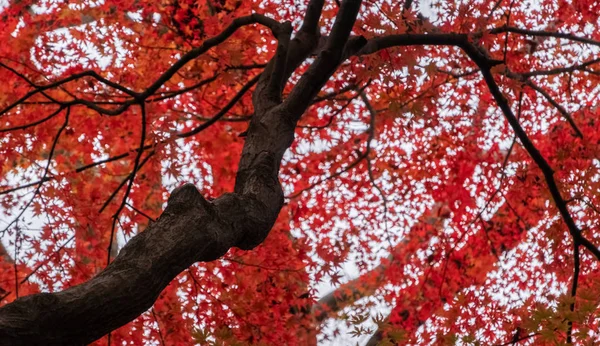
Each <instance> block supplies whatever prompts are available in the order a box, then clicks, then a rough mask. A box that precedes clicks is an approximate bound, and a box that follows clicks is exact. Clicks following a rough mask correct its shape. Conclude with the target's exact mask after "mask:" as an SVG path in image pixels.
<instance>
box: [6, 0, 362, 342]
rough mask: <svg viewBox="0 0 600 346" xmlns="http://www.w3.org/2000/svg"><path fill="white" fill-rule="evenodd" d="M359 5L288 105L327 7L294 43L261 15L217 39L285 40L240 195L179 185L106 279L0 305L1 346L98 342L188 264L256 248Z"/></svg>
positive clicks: (273, 65)
mask: <svg viewBox="0 0 600 346" xmlns="http://www.w3.org/2000/svg"><path fill="white" fill-rule="evenodd" d="M360 3H361V2H360V1H358V0H348V1H346V2H344V4H343V5H342V8H341V9H340V11H339V14H338V16H337V18H336V22H335V24H334V26H333V29H332V31H331V37H330V38H329V39H327V42H326V44H325V47H324V50H323V51H321V52H320V53H319V55H318V57H317V59H316V60H315V62H314V63H313V65H312V66H311V68H310V69H309V71H308V73H307V74H305V75H304V76H303V77H302V78H301V80H300V82H299V83H298V85H296V87H295V88H294V89H293V91H292V94H293V95H291V96H290V97H288V99H286V100H285V101H283V102H282V100H281V90H282V89H283V86H284V85H285V83H286V81H287V79H288V78H289V76H290V75H291V73H292V72H293V70H294V69H295V68H296V67H297V66H299V65H300V63H301V62H302V61H303V60H304V59H306V57H307V56H308V55H309V54H311V53H312V52H313V51H314V50H315V48H316V47H317V45H318V43H319V37H320V35H319V30H318V20H319V16H320V13H321V9H322V6H323V1H320V0H313V1H311V3H310V4H309V10H308V12H307V16H306V21H305V23H304V25H303V26H302V28H301V30H300V31H299V32H298V33H297V35H296V37H295V38H294V39H293V40H290V36H291V25H290V24H289V23H276V22H275V23H274V21H272V20H269V19H266V17H261V16H255V15H253V16H249V17H247V18H244V19H240V20H238V21H237V22H234V24H232V25H231V26H230V28H228V29H227V30H226V32H224V33H222V34H221V35H219V36H216V38H217V39H213V41H214V42H215V44H217V43H218V42H221V41H220V40H224V39H225V38H226V37H228V35H230V34H231V32H233V31H234V30H235V29H236V28H237V27H239V26H240V25H244V24H248V23H261V24H263V25H267V26H269V27H270V28H271V29H272V31H273V33H274V35H275V36H276V38H277V40H278V42H279V44H278V48H277V52H276V54H275V56H274V57H273V58H272V59H271V61H270V62H269V64H268V66H267V67H266V68H265V72H263V74H262V75H261V78H260V80H259V82H258V85H257V87H256V90H255V92H254V95H253V103H254V109H255V115H254V116H253V118H252V121H251V122H250V125H249V129H248V135H247V138H246V143H245V145H244V149H243V152H242V157H241V160H240V164H239V170H238V173H237V178H236V185H235V189H234V192H233V193H228V194H224V195H222V196H221V197H219V198H217V199H215V200H213V201H207V200H206V199H205V198H204V197H203V196H202V195H201V194H200V193H199V192H198V190H197V189H196V188H195V187H194V186H193V185H192V184H186V185H184V186H182V187H179V188H177V189H175V190H174V191H173V192H172V194H171V197H170V198H169V201H168V204H167V208H166V209H165V210H164V212H163V213H162V215H161V216H160V218H159V219H158V220H157V221H156V222H154V223H152V224H151V225H150V226H149V227H148V228H147V229H146V230H145V231H144V232H142V233H140V234H138V235H136V236H135V237H133V238H132V239H131V240H130V241H129V243H127V245H126V246H125V247H124V248H123V249H122V250H121V252H120V253H119V255H118V256H117V257H116V258H115V260H114V261H113V262H112V263H111V264H110V265H109V266H108V267H107V268H106V269H105V270H104V271H103V272H101V273H100V274H99V275H97V276H96V277H94V278H92V279H91V280H89V281H87V282H85V283H83V284H81V285H78V286H75V287H72V288H69V289H66V290H64V291H62V292H57V293H42V294H36V295H32V296H27V297H23V298H19V299H17V300H16V301H14V302H13V303H11V304H8V305H6V306H4V307H2V308H0V344H1V345H82V344H86V343H89V342H92V341H94V340H96V339H98V338H99V337H101V336H103V335H105V334H107V333H108V332H110V331H112V330H114V329H116V328H118V327H120V326H122V325H124V324H126V323H128V322H129V321H131V320H133V319H134V318H136V317H137V316H139V315H140V314H141V313H143V312H144V311H146V310H148V309H149V308H150V307H151V306H152V304H153V303H154V301H155V300H156V298H157V297H158V295H159V294H160V292H161V291H162V290H163V289H164V288H165V287H166V286H167V285H168V284H169V282H171V280H173V279H174V278H175V277H176V276H177V275H178V274H179V273H181V272H182V271H184V270H185V269H186V268H188V267H189V266H190V265H192V264H194V263H196V262H199V261H213V260H215V259H217V258H219V257H221V256H222V255H224V254H225V253H226V252H227V251H228V250H229V249H230V248H231V247H238V248H241V249H244V250H249V249H252V248H254V247H256V246H257V245H259V244H260V243H262V242H263V241H264V239H265V238H266V237H267V235H268V234H269V231H270V230H271V228H272V226H273V224H274V223H275V220H276V219H277V216H278V214H279V212H280V210H281V208H282V206H283V202H284V201H283V191H282V189H281V185H280V183H279V179H278V172H279V166H280V164H281V160H282V158H283V154H284V153H285V151H286V150H287V148H288V147H289V146H290V145H291V144H292V142H293V140H294V130H295V126H296V123H297V121H298V119H299V118H300V116H301V115H302V114H303V113H304V111H305V110H306V108H307V107H308V105H309V104H310V102H309V101H310V100H311V99H312V98H314V96H315V95H316V94H317V93H318V92H319V90H320V89H321V87H322V86H323V85H324V84H325V82H326V81H327V79H328V78H329V76H331V74H333V72H334V71H335V69H336V68H337V67H338V66H339V64H340V63H341V61H342V59H343V49H344V45H345V43H346V41H347V40H348V37H349V35H350V31H351V29H352V25H353V24H354V22H355V20H356V16H357V14H358V9H359V7H360ZM246 22H248V23H246ZM211 42H212V41H211ZM211 44H212V43H211ZM205 45H206V47H209V46H210V45H209V44H205ZM206 47H204V45H203V46H202V47H200V48H201V49H196V50H197V52H196V51H195V52H194V53H193V54H191V53H188V54H186V55H185V56H184V58H182V60H180V61H178V62H177V63H175V64H174V65H173V67H172V68H171V69H169V71H167V72H166V73H165V75H164V78H161V80H159V81H157V82H156V83H154V84H153V85H152V86H151V87H150V88H149V89H148V90H147V91H146V92H144V93H142V94H140V95H141V96H146V94H151V93H152V92H154V91H155V90H158V88H159V87H160V85H162V83H164V82H165V81H166V80H168V79H169V78H170V77H169V76H170V75H172V74H174V73H176V71H177V69H178V68H181V67H182V66H183V65H184V64H185V63H186V62H187V61H190V60H191V59H193V58H195V57H196V56H197V55H199V54H201V53H202V49H204V48H206ZM163 79H164V80H163Z"/></svg>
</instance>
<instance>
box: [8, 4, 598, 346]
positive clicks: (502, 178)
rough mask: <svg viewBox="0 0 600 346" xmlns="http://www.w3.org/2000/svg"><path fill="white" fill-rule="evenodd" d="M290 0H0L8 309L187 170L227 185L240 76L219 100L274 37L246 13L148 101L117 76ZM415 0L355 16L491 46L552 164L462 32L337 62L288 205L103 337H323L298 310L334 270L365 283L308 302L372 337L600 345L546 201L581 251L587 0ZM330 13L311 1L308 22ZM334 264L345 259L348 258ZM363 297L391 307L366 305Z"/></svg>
mask: <svg viewBox="0 0 600 346" xmlns="http://www.w3.org/2000/svg"><path fill="white" fill-rule="evenodd" d="M296 3H302V4H304V3H305V2H303V1H300V2H286V3H282V2H278V1H267V2H264V1H255V2H250V1H239V0H224V1H222V0H194V1H190V0H165V1H162V2H161V1H144V0H141V1H140V0H135V1H110V0H107V1H104V2H99V3H96V2H93V1H89V2H84V3H81V4H77V5H75V4H67V3H56V2H52V1H42V2H32V1H28V0H24V1H13V2H9V3H8V4H7V5H6V6H5V7H4V8H3V9H1V10H0V16H1V18H2V20H1V21H0V42H2V45H0V80H2V82H3V83H2V85H0V88H1V90H0V133H2V138H1V140H0V184H1V187H0V191H1V192H0V203H1V204H0V210H2V211H3V216H2V220H3V223H2V225H1V226H0V227H2V233H0V235H1V236H2V238H1V239H2V241H3V246H4V247H3V249H2V251H1V253H0V255H2V256H1V257H0V297H1V298H2V303H3V304H6V303H9V302H11V301H13V300H15V299H16V298H17V297H19V296H24V295H28V294H33V293H37V292H48V291H58V290H62V289H64V288H67V287H70V286H73V285H76V284H78V283H81V282H84V281H86V280H88V279H90V278H91V277H92V276H94V275H96V274H97V273H98V272H100V271H101V270H103V268H105V267H106V265H107V263H108V261H110V259H111V258H114V256H115V255H116V254H117V253H118V249H119V248H120V247H122V246H123V244H124V243H125V242H126V241H127V240H129V239H130V238H131V237H132V236H134V235H135V234H136V233H139V232H142V231H143V230H144V229H145V227H146V226H147V225H148V223H149V222H152V219H153V218H155V217H157V216H158V215H159V214H160V212H161V210H162V208H163V206H164V203H165V202H166V198H167V197H168V192H169V191H171V190H172V189H173V188H174V187H177V186H179V185H181V184H182V183H183V182H193V183H194V184H196V186H198V188H199V189H200V191H201V192H202V193H203V194H204V195H205V196H207V197H208V198H211V197H212V198H214V197H217V196H220V195H221V194H223V193H225V192H230V191H232V190H233V186H234V183H235V177H236V172H237V165H238V161H239V158H240V155H241V149H242V146H243V143H244V137H243V136H240V134H242V133H243V132H244V131H245V130H246V129H247V126H248V121H249V119H250V117H251V116H252V114H253V108H252V98H251V94H252V88H251V87H249V88H248V89H249V90H250V91H248V92H245V93H244V94H243V96H241V97H240V98H239V100H238V101H236V102H234V103H233V106H231V107H230V106H229V105H228V103H229V102H230V100H232V98H233V97H234V96H235V95H236V94H237V93H238V92H240V91H241V90H245V89H246V85H248V83H251V81H252V80H253V78H254V77H256V76H257V75H258V74H259V73H261V72H262V70H263V69H264V65H265V64H266V63H267V62H268V60H269V58H270V57H271V56H272V55H273V53H274V51H275V48H276V41H275V39H274V38H273V36H272V34H271V32H270V31H269V30H268V29H265V28H264V27H261V26H257V25H253V26H244V27H242V28H240V29H239V30H237V31H236V32H235V33H234V34H233V35H231V36H230V37H229V38H228V39H227V40H225V42H223V43H221V44H219V45H218V46H216V47H214V48H211V49H210V50H208V51H207V52H206V53H205V54H202V55H201V56H199V57H198V58H196V59H194V60H192V61H191V62H190V63H188V64H186V65H185V66H183V67H182V68H181V69H180V70H179V71H178V73H177V74H175V75H174V76H173V77H172V78H170V79H169V80H168V81H165V82H164V83H163V84H162V85H161V86H160V87H159V88H158V89H156V90H154V91H153V92H152V95H150V96H149V97H148V98H147V99H146V103H145V115H144V120H143V121H142V112H141V111H140V108H139V107H134V106H132V105H131V104H130V103H128V102H129V100H130V99H131V95H129V94H128V92H127V90H134V91H136V92H141V91H144V90H147V89H148V88H149V87H150V86H151V85H152V84H153V83H154V82H155V81H156V80H158V79H159V78H160V76H161V75H162V74H163V73H164V72H165V71H166V70H167V69H169V68H170V67H171V66H173V64H174V63H175V62H176V61H177V60H178V59H180V58H181V56H182V55H183V54H185V52H188V51H190V50H191V49H192V48H193V47H198V46H200V45H201V44H202V43H203V42H205V40H207V39H208V38H210V37H213V36H215V35H217V34H219V33H220V32H222V31H223V30H224V29H225V28H226V27H227V25H229V24H230V23H231V22H232V21H233V20H234V19H235V18H238V17H241V16H244V15H248V14H250V13H262V14H265V15H267V16H269V17H271V18H274V19H275V20H278V21H284V20H289V21H291V22H292V24H293V25H294V28H295V29H297V28H298V27H299V26H300V25H301V20H302V18H303V15H304V10H305V7H303V6H295V5H297V4H296ZM424 3H425V2H422V3H421V4H420V6H417V5H418V4H417V5H415V4H413V7H412V9H408V10H405V9H403V5H404V3H403V2H390V3H383V2H381V3H379V2H378V1H368V2H367V1H365V2H364V4H363V7H362V9H361V15H360V16H359V20H358V22H357V23H356V24H355V30H354V32H355V34H356V35H363V36H364V37H365V38H367V39H371V38H374V37H381V36H386V35H414V36H417V35H418V34H423V33H429V34H433V33H448V34H469V36H468V40H469V42H471V43H473V44H476V45H478V47H479V48H480V49H481V54H484V55H486V56H487V57H488V58H490V59H494V60H497V61H499V62H498V64H497V65H496V66H494V67H492V68H491V74H492V76H493V79H494V81H495V83H497V84H498V85H499V86H500V90H501V93H502V94H503V97H504V99H505V102H507V104H508V105H509V107H510V108H511V109H512V112H513V113H514V114H515V115H516V117H518V120H519V124H520V126H521V127H522V129H523V130H524V132H525V134H526V136H528V138H529V139H530V140H531V142H532V143H533V144H534V146H535V148H536V149H537V151H538V152H539V153H540V154H541V157H542V158H543V159H544V160H546V162H547V163H548V165H549V167H551V169H552V171H551V172H547V171H544V167H541V166H540V165H539V162H537V161H535V160H533V159H532V158H531V152H530V151H528V150H527V149H526V148H523V146H521V143H522V142H523V141H522V139H521V138H520V139H516V137H515V133H514V131H513V129H512V128H511V126H510V125H509V124H508V123H507V122H506V121H505V119H504V116H505V115H506V114H503V112H502V111H501V110H500V108H499V107H498V103H497V101H498V99H497V98H495V97H494V95H493V94H492V93H490V89H489V81H486V80H484V78H482V74H481V73H480V71H479V69H480V66H478V65H476V64H475V63H474V62H473V61H472V59H471V58H470V57H469V56H467V54H465V52H464V51H462V50H461V49H460V48H458V47H454V46H448V45H435V46H434V45H411V46H406V47H394V48H389V49H384V50H379V51H378V52H377V53H375V54H370V55H359V56H352V57H349V59H348V60H347V61H346V62H345V63H344V64H342V65H341V66H340V67H339V69H338V70H337V72H336V73H335V74H334V75H333V76H332V77H331V79H330V80H329V82H328V84H327V85H326V87H325V88H324V90H322V92H321V94H320V95H319V97H318V98H317V99H316V100H315V101H314V105H313V106H312V107H311V108H309V110H308V111H307V112H306V113H305V115H304V116H303V118H302V119H301V121H300V123H299V126H298V128H297V131H296V140H295V142H294V144H293V145H292V147H291V148H290V150H289V152H288V155H287V156H286V157H285V158H284V163H283V165H282V167H281V171H280V179H281V181H282V184H283V186H284V191H285V192H286V194H287V204H286V206H285V207H284V209H283V210H282V212H281V214H280V217H279V220H278V222H277V224H276V225H275V227H274V228H273V230H272V231H271V233H270V235H269V237H268V238H267V240H266V241H265V242H264V243H263V244H262V245H260V246H259V247H258V248H256V249H255V250H253V251H241V250H237V249H233V250H231V251H229V252H228V253H227V255H226V256H225V257H224V258H222V259H220V260H218V261H215V262H211V263H203V264H197V265H194V266H193V267H191V268H189V269H187V270H185V271H184V272H182V273H181V275H180V276H179V277H178V278H177V279H176V280H174V281H173V282H172V283H171V284H170V285H169V287H168V288H167V289H166V290H164V292H163V293H162V294H161V296H160V297H158V300H157V301H156V303H155V305H154V307H153V308H152V309H151V310H149V311H147V312H146V313H145V314H143V315H141V316H140V317H139V318H137V319H136V320H134V321H133V322H131V323H129V324H128V325H126V326H123V327H122V328H119V329H118V330H115V331H114V332H113V333H111V335H110V338H111V342H114V343H115V344H121V343H123V342H128V343H130V344H131V343H133V344H139V345H142V344H147V343H150V342H154V343H156V342H159V343H161V344H163V345H189V344H192V343H193V342H197V343H200V344H207V343H209V342H212V341H215V340H217V341H220V342H223V343H224V344H259V343H262V344H273V345H276V344H290V345H306V344H313V343H315V342H316V340H317V338H320V340H328V339H331V338H335V337H338V336H337V333H338V331H337V330H333V331H332V330H331V328H323V326H322V323H323V321H322V319H320V318H318V316H317V315H316V314H315V313H314V311H316V309H313V307H314V305H315V304H318V302H317V300H318V298H320V296H321V295H323V293H325V292H322V291H323V289H322V285H321V286H319V284H320V283H321V282H331V283H332V284H333V285H334V286H339V285H340V283H341V282H343V281H346V280H347V279H348V277H349V276H355V277H358V278H359V279H357V280H354V281H351V283H352V282H360V284H359V285H356V286H350V285H349V284H348V285H346V286H344V285H342V287H343V289H341V290H340V291H338V292H337V293H336V295H335V296H336V297H337V299H339V300H340V301H341V300H343V299H345V298H344V297H346V298H347V297H348V296H350V295H351V296H352V299H349V300H350V301H349V302H346V303H345V304H341V303H340V307H338V308H339V309H341V308H345V310H343V312H340V311H331V310H337V309H333V308H331V307H329V308H328V310H327V311H328V313H329V315H328V316H329V317H334V318H337V319H339V320H340V321H339V322H337V323H338V324H339V326H341V325H346V326H347V327H349V328H350V329H351V334H352V335H354V336H356V337H360V336H363V335H370V334H372V333H373V332H375V329H373V328H371V329H369V328H366V327H365V324H364V323H366V322H369V323H370V324H368V326H373V325H375V323H374V322H373V320H375V322H376V323H377V324H378V325H379V327H380V333H379V337H380V338H381V340H382V342H384V343H385V342H398V343H401V344H404V343H413V344H429V343H432V344H452V343H456V342H458V340H461V342H463V343H475V342H479V343H481V344H494V343H497V344H504V343H506V342H509V341H511V340H522V341H523V342H524V343H529V344H536V345H541V344H555V343H561V342H567V341H570V340H571V339H573V341H575V342H577V343H580V344H594V343H598V342H600V338H599V337H598V333H599V332H600V330H599V326H598V322H597V321H598V318H597V315H598V299H597V296H598V294H600V281H599V279H600V277H599V276H598V270H597V268H598V262H597V261H598V258H596V257H594V255H593V254H592V252H590V251H588V250H587V249H586V248H585V247H584V246H582V243H581V242H580V241H579V240H577V238H573V230H572V229H571V230H569V228H568V227H567V224H566V223H565V222H564V214H563V213H562V212H561V210H560V209H559V208H557V205H560V204H561V203H562V204H564V205H565V206H566V210H567V211H568V212H569V213H570V215H571V217H572V218H573V219H574V222H575V224H576V226H577V227H578V229H579V230H580V231H581V235H583V237H585V238H586V239H588V240H589V241H590V242H591V243H592V244H596V245H600V235H599V233H598V232H596V230H597V228H596V227H598V220H599V217H598V213H599V211H598V208H599V207H598V205H599V204H600V195H599V193H598V191H600V190H599V188H600V186H599V184H598V181H599V179H598V177H599V175H598V174H599V173H600V172H599V170H600V164H599V161H598V157H599V156H600V122H599V121H598V120H597V118H598V116H599V115H600V114H599V113H600V110H599V109H598V107H597V99H598V90H599V89H598V81H599V80H600V77H599V76H600V69H599V68H598V61H600V56H599V53H598V46H600V28H599V24H598V13H600V6H599V5H598V3H597V2H596V1H591V0H588V1H575V0H573V1H567V0H557V1H542V2H541V4H540V5H539V6H537V5H536V6H533V5H531V6H530V5H528V3H527V2H520V1H498V2H496V1H494V2H487V1H464V2H460V3H461V4H460V5H458V3H459V2H452V1H450V2H433V5H432V7H430V8H426V6H425V5H424ZM337 8H338V7H337V5H336V2H334V1H330V2H327V3H326V4H325V7H324V10H323V13H322V18H321V24H322V32H326V31H328V30H329V29H330V26H331V23H332V20H333V18H334V16H335V14H336V13H337ZM423 16H424V17H423ZM307 66H308V63H306V64H304V65H302V66H300V67H299V68H298V70H297V71H296V74H295V75H293V76H292V78H291V80H290V82H289V83H288V84H287V86H286V88H285V91H284V96H285V94H286V93H287V92H289V91H290V90H291V88H292V87H293V85H295V82H296V81H297V78H296V76H297V75H299V74H300V73H302V72H304V71H305V70H306V68H307ZM89 71H94V74H90V73H89ZM61 81H62V82H61ZM107 81H108V82H107ZM113 83H114V85H113ZM115 85H117V86H115ZM248 86H250V85H248ZM225 107H227V109H226V113H225V114H219V112H220V111H221V110H222V109H224V108H225ZM113 113H115V114H113ZM214 116H219V117H220V118H219V119H218V121H216V122H214V124H212V125H210V126H208V127H206V128H205V129H204V128H203V129H202V130H201V131H199V133H197V134H194V135H193V136H185V137H182V138H180V137H179V136H178V135H179V134H185V133H187V132H190V131H195V130H196V129H198V127H199V126H202V124H204V123H206V122H207V121H211V118H212V117H214ZM142 139H143V140H142ZM140 148H141V149H140ZM140 152H141V154H140V155H138V153H140ZM549 179H552V180H554V181H555V182H556V185H557V187H558V191H559V193H560V195H561V196H562V201H561V200H557V198H556V196H555V195H552V193H551V192H550V190H549V187H548V186H549V185H548V184H549V183H548V181H549ZM574 239H575V240H574ZM574 247H575V248H577V249H578V251H575V255H574V251H573V249H574ZM574 256H577V257H578V258H579V260H580V264H579V266H577V271H578V274H576V275H574V267H575V264H574V263H575V260H574V259H575V257H574ZM348 264H353V265H355V267H356V268H358V269H357V270H358V272H356V273H351V274H348V275H346V274H345V273H344V272H343V270H344V269H343V268H345V267H344V266H346V265H348ZM577 279H578V283H577V285H575V287H573V286H574V284H573V283H574V281H577ZM319 287H321V288H320V291H319ZM376 303H378V304H381V303H383V304H384V305H386V306H388V307H389V308H390V309H391V313H390V314H389V317H388V318H377V317H376V318H374V319H371V318H370V315H369V313H372V315H373V316H375V315H376V314H377V313H378V312H379V311H378V310H373V309H372V307H373V306H374V305H375V304H376ZM388 310H389V309H388ZM334 329H335V328H334ZM317 336H318V337H317ZM342 338H346V336H342ZM108 340H109V337H108V336H107V337H104V338H102V339H100V340H98V341H97V343H96V344H98V345H104V344H107V343H108ZM343 340H346V341H347V339H343Z"/></svg>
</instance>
